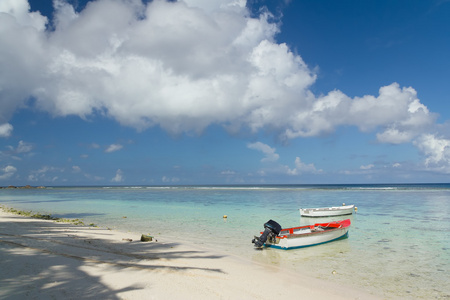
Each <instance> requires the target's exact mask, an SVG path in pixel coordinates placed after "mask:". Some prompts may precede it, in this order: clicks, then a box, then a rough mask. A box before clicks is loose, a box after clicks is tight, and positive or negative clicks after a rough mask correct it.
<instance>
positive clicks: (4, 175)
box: [0, 165, 17, 179]
mask: <svg viewBox="0 0 450 300" xmlns="http://www.w3.org/2000/svg"><path fill="white" fill-rule="evenodd" d="M0 172H1V173H0V179H8V178H10V177H11V176H13V175H14V173H16V172H17V169H16V168H15V167H14V166H11V165H8V166H6V167H4V168H2V169H0Z"/></svg>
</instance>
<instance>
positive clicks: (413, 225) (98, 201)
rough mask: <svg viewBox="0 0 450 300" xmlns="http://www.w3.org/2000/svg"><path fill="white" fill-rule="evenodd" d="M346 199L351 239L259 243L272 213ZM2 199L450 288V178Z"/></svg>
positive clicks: (325, 267) (393, 291)
mask: <svg viewBox="0 0 450 300" xmlns="http://www.w3.org/2000/svg"><path fill="white" fill-rule="evenodd" d="M342 203H346V204H355V205H356V206H357V208H358V210H357V213H356V214H354V215H353V216H350V218H351V221H352V226H351V228H350V231H349V238H348V239H345V240H340V241H336V242H333V243H329V244H324V245H320V246H316V247H310V248H303V249H298V250H291V251H283V250H276V249H265V250H263V251H257V250H255V249H253V245H252V244H251V240H252V238H253V236H254V235H258V234H259V232H260V231H261V230H263V229H264V228H263V224H264V223H265V222H267V221H268V220H269V219H273V220H275V221H277V222H278V223H280V224H281V225H282V226H283V227H292V226H297V225H299V224H305V225H306V224H313V223H316V222H321V221H329V220H330V218H325V219H324V218H321V219H317V218H300V214H299V211H298V209H299V208H300V207H304V208H307V207H325V206H338V205H341V204H342ZM0 204H2V205H5V206H7V207H13V208H16V209H22V210H32V211H33V212H39V213H46V214H52V215H53V216H57V217H64V218H81V219H83V221H84V223H86V224H90V223H95V224H96V225H99V226H106V227H110V228H116V229H120V230H125V231H130V232H136V233H149V234H151V235H154V236H156V237H157V238H160V239H161V240H171V241H172V240H174V241H177V240H178V241H182V242H189V243H193V244H197V245H201V246H204V247H209V248H215V249H220V251H223V252H226V253H229V254H235V255H238V256H242V257H245V258H248V259H250V260H253V261H257V262H262V263H270V264H275V265H279V266H281V267H283V268H289V269H292V270H295V271H299V272H302V273H304V274H309V275H310V276H312V277H317V278H325V279H329V280H332V281H336V282H341V283H343V284H346V285H351V286H354V287H357V288H361V289H364V290H368V291H370V292H373V293H375V294H378V295H381V296H383V297H385V298H388V299H393V298H403V299H404V298H411V299H449V298H450V288H449V287H448V283H449V282H450V275H449V274H450V254H449V253H450V252H449V251H450V234H449V230H450V226H449V225H450V217H449V213H450V211H449V210H450V185H443V184H440V185H384V186H382V185H363V186H358V185H331V186H322V185H317V186H316V185H313V186H301V185H299V186H218V187H212V186H205V187H64V188H63V187H57V188H47V189H43V190H41V189H30V190H25V189H14V190H11V189H2V190H0ZM224 215H227V218H223V216H224Z"/></svg>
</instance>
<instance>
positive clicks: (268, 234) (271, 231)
mask: <svg viewBox="0 0 450 300" xmlns="http://www.w3.org/2000/svg"><path fill="white" fill-rule="evenodd" d="M280 231H281V225H280V224H278V223H277V222H275V221H274V220H269V221H267V223H265V224H264V232H263V234H262V235H261V236H260V237H259V238H258V237H256V236H255V238H254V239H253V240H252V243H254V244H255V247H257V248H259V249H261V248H262V246H263V245H264V243H265V242H266V241H267V239H268V238H275V237H276V236H277V235H278V234H279V233H280Z"/></svg>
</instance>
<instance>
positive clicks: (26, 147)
mask: <svg viewBox="0 0 450 300" xmlns="http://www.w3.org/2000/svg"><path fill="white" fill-rule="evenodd" d="M31 150H33V146H32V145H31V144H28V143H26V142H24V141H19V145H18V146H17V148H16V153H27V152H30V151H31Z"/></svg>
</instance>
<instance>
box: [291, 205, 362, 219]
mask: <svg viewBox="0 0 450 300" xmlns="http://www.w3.org/2000/svg"><path fill="white" fill-rule="evenodd" d="M354 210H355V205H342V206H333V207H319V208H300V215H301V216H302V217H333V216H343V215H351V214H353V211H354Z"/></svg>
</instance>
